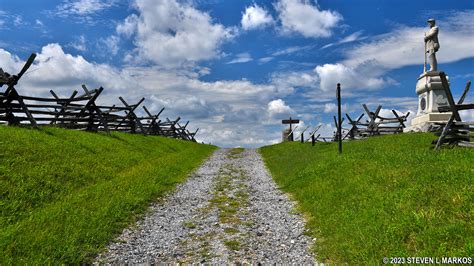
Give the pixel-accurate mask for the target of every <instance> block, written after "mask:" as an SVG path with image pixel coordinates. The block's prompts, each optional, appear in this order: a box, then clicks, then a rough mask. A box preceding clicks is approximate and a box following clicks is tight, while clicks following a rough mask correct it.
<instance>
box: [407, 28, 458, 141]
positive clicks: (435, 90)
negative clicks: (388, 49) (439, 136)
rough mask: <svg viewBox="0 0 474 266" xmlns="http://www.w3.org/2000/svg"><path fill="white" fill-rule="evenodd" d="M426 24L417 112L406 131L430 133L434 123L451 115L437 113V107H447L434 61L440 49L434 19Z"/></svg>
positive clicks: (418, 85) (417, 86)
mask: <svg viewBox="0 0 474 266" xmlns="http://www.w3.org/2000/svg"><path fill="white" fill-rule="evenodd" d="M427 22H428V24H429V26H430V29H429V30H428V32H426V33H425V38H424V41H425V49H424V54H425V63H424V65H423V74H421V75H420V77H419V78H418V82H417V83H416V93H417V94H418V112H417V114H416V117H415V118H413V120H412V121H411V128H409V129H408V131H417V132H420V131H421V132H427V131H431V130H432V126H433V124H434V123H435V122H444V121H447V120H448V119H449V117H450V116H451V113H440V112H439V111H438V107H440V106H447V105H448V99H447V97H446V93H445V92H444V89H443V85H442V84H441V78H440V77H439V71H438V61H437V60H436V52H438V50H439V47H440V46H439V41H438V32H439V28H438V27H437V26H436V21H435V20H434V19H428V21H427ZM427 55H428V59H429V63H430V70H428V71H427V70H426V64H427V62H426V61H427V58H426V57H427ZM447 78H448V77H447ZM448 81H449V79H448Z"/></svg>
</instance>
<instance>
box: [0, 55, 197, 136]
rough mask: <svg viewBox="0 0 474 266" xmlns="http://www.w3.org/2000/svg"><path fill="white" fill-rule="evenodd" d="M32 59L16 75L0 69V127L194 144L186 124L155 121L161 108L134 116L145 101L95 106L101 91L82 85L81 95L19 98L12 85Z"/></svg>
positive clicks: (121, 99)
mask: <svg viewBox="0 0 474 266" xmlns="http://www.w3.org/2000/svg"><path fill="white" fill-rule="evenodd" d="M35 57H36V55H35V54H32V55H31V56H30V58H29V59H28V61H27V62H26V64H25V65H24V66H23V68H22V70H21V71H20V72H19V73H18V74H17V75H11V74H9V73H6V72H4V71H3V70H2V69H1V68H0V87H3V85H6V86H7V88H6V90H5V91H3V92H0V124H7V125H28V126H32V127H34V128H39V127H40V126H45V125H53V126H58V127H63V128H68V129H74V130H86V131H94V132H97V131H105V132H107V133H110V132H111V131H120V132H128V133H140V134H144V135H160V136H165V137H172V138H177V139H183V140H188V141H194V142H195V141H196V139H195V136H196V134H197V131H198V130H199V129H198V130H196V131H195V132H190V131H189V130H188V129H186V127H187V126H188V124H189V121H188V122H186V123H185V125H184V126H182V125H180V124H179V123H178V121H179V120H180V119H181V118H180V117H178V118H177V119H175V120H170V119H168V118H166V120H165V121H162V120H161V119H159V118H160V115H161V113H162V112H163V110H164V109H165V108H162V109H161V110H160V112H158V113H157V114H156V115H153V114H152V113H151V112H150V111H149V110H148V109H147V108H146V107H145V106H142V107H143V110H144V111H145V114H146V116H138V115H137V109H138V108H139V106H140V105H142V103H143V102H144V100H145V98H142V99H140V100H139V101H138V102H137V103H135V104H130V103H129V102H127V101H126V100H125V99H124V98H123V97H118V99H119V100H120V103H121V105H119V106H117V105H112V106H107V105H98V104H97V103H96V101H97V99H98V98H99V96H100V95H101V93H102V92H103V91H104V88H102V87H100V88H98V89H94V90H89V89H88V88H87V87H86V86H85V85H82V90H83V93H82V94H79V93H78V91H73V92H72V94H71V96H70V97H69V98H60V97H59V96H58V95H57V94H56V93H55V92H54V91H53V90H50V94H51V96H52V97H51V98H46V97H34V96H28V95H21V94H20V93H19V92H18V91H17V89H16V88H15V86H16V85H17V84H18V81H19V80H20V79H21V77H22V76H23V75H24V74H25V73H26V71H27V70H28V68H29V67H30V66H31V64H32V63H33V61H34V59H35Z"/></svg>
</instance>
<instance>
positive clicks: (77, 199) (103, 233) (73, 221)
mask: <svg viewBox="0 0 474 266" xmlns="http://www.w3.org/2000/svg"><path fill="white" fill-rule="evenodd" d="M214 149H215V147H213V146H209V145H200V144H197V143H191V142H185V141H179V140H173V139H167V138H161V137H152V136H148V137H145V136H140V135H131V134H113V135H112V137H110V136H106V135H103V134H93V133H85V132H77V131H69V130H62V129H55V128H49V129H44V130H43V131H36V130H29V129H22V128H14V127H5V126H0V159H1V160H0V210H1V213H0V264H6V263H15V264H17V263H18V262H30V263H31V262H33V263H35V264H36V263H41V264H43V263H45V262H62V263H75V264H77V263H79V262H84V261H90V260H91V258H92V257H93V255H94V254H95V253H97V252H98V251H99V250H100V248H103V247H104V245H105V244H106V243H107V242H108V241H109V240H110V239H111V238H112V237H113V236H114V235H115V234H117V233H120V232H121V229H122V228H124V227H125V226H127V225H129V224H130V223H131V222H133V221H134V219H135V218H136V215H137V214H141V213H143V212H144V210H145V209H146V206H148V204H149V203H150V202H151V201H153V200H156V199H157V198H159V197H160V196H162V195H163V194H164V193H165V192H167V191H169V190H170V189H172V188H174V187H175V185H176V184H178V183H180V182H182V181H183V180H184V179H185V178H186V176H187V175H188V174H189V173H190V172H191V171H192V170H193V169H194V168H195V167H197V166H198V165H199V164H200V163H201V162H202V161H203V160H204V159H205V158H206V157H207V156H209V155H210V153H211V152H212V151H213V150H214Z"/></svg>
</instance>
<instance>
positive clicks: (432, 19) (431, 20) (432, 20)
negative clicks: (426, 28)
mask: <svg viewBox="0 0 474 266" xmlns="http://www.w3.org/2000/svg"><path fill="white" fill-rule="evenodd" d="M427 22H435V20H434V18H430V19H428V21H427Z"/></svg>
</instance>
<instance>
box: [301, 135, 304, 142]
mask: <svg viewBox="0 0 474 266" xmlns="http://www.w3.org/2000/svg"><path fill="white" fill-rule="evenodd" d="M303 138H304V136H303V133H301V143H304V139H303Z"/></svg>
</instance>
